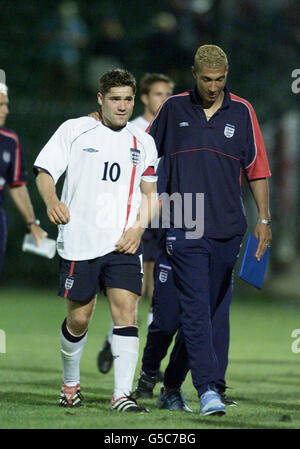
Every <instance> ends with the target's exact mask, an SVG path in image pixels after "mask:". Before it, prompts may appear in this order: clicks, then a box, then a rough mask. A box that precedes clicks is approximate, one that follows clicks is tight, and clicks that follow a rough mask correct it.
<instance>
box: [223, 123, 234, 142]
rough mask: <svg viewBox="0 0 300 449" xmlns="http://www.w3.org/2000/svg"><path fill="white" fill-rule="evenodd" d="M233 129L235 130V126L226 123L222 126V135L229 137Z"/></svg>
mask: <svg viewBox="0 0 300 449" xmlns="http://www.w3.org/2000/svg"><path fill="white" fill-rule="evenodd" d="M234 131H235V126H234V125H230V124H229V123H227V124H226V126H225V128H224V136H225V137H227V139H230V138H231V137H232V136H233V135H234Z"/></svg>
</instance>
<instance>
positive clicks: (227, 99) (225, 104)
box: [190, 86, 231, 109]
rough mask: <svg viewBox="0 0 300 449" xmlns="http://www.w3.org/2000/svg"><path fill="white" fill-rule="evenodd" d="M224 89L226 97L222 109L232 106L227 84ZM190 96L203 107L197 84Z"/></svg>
mask: <svg viewBox="0 0 300 449" xmlns="http://www.w3.org/2000/svg"><path fill="white" fill-rule="evenodd" d="M223 91H224V98H223V103H222V106H221V107H220V109H225V108H228V107H229V106H230V102H231V99H230V92H229V90H228V88H227V87H226V86H225V87H224V89H223ZM190 96H191V99H192V102H193V103H195V104H197V105H198V106H201V107H202V105H201V101H200V97H199V94H198V90H197V86H195V87H194V89H193V90H191V91H190Z"/></svg>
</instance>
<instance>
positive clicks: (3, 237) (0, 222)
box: [0, 207, 7, 270]
mask: <svg viewBox="0 0 300 449" xmlns="http://www.w3.org/2000/svg"><path fill="white" fill-rule="evenodd" d="M6 242H7V216H6V212H5V210H4V209H3V208H2V207H0V270H1V268H2V266H3V264H4V256H5V251H6Z"/></svg>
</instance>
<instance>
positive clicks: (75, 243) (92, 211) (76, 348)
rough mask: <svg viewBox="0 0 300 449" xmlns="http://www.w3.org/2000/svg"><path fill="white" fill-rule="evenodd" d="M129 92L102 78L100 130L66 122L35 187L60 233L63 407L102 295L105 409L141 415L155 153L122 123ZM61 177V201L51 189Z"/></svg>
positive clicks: (72, 399)
mask: <svg viewBox="0 0 300 449" xmlns="http://www.w3.org/2000/svg"><path fill="white" fill-rule="evenodd" d="M135 91H136V83H135V79H134V77H133V76H132V75H131V74H130V73H129V72H127V71H126V70H119V69H117V70H111V71H109V72H107V73H106V74H104V75H103V76H102V77H101V78H100V88H99V92H98V103H99V105H100V106H101V112H102V121H99V122H96V121H95V120H94V119H93V118H91V117H80V118H78V119H72V120H67V121H66V122H64V123H63V124H62V125H61V126H60V127H59V128H58V130H57V131H56V132H55V133H54V135H53V136H52V137H51V139H50V140H49V141H48V143H47V144H46V145H45V146H44V148H43V149H42V151H41V152H40V154H39V155H38V157H37V159H36V161H35V164H34V169H35V171H36V172H37V173H38V175H37V186H38V189H39V192H40V194H41V196H42V198H43V200H44V202H45V204H46V207H47V214H48V217H49V219H50V221H51V222H52V223H54V224H57V225H58V226H59V233H58V238H57V249H58V253H59V255H60V257H61V259H60V286H59V295H60V296H62V297H64V298H66V303H67V317H66V319H65V320H64V322H63V324H62V327H61V335H60V341H61V356H62V364H63V385H62V391H61V398H60V405H62V406H71V407H74V406H78V405H81V401H82V396H81V393H80V373H79V362H80V357H81V354H82V351H83V347H84V343H85V341H86V337H87V330H88V325H89V322H90V319H91V316H92V312H93V308H94V305H95V301H96V294H97V293H98V292H99V291H101V290H104V291H105V292H106V295H107V297H108V300H109V304H110V310H111V314H112V319H113V322H114V329H113V336H112V345H111V346H112V354H113V357H114V393H113V397H112V399H111V404H110V408H111V409H112V410H118V411H130V412H143V411H147V410H146V409H145V408H143V407H141V406H139V405H138V404H137V403H136V401H135V400H134V399H133V398H132V397H131V391H132V383H133V378H134V373H135V368H136V364H137V361H138V342H139V340H138V329H137V324H136V304H137V300H138V297H139V296H140V295H141V288H142V271H143V270H142V254H141V253H142V251H141V247H140V241H141V236H142V234H143V232H144V230H145V228H146V227H147V225H148V223H149V221H150V220H151V217H152V215H153V214H154V213H155V210H156V207H157V197H156V176H155V170H154V166H155V164H156V160H157V152H156V147H155V144H154V141H153V139H152V137H151V136H149V135H148V134H147V133H145V132H143V131H140V130H139V129H138V128H137V127H135V126H132V125H131V124H130V123H128V120H129V119H130V117H131V114H132V111H133V107H134V96H135ZM64 172H65V173H66V178H65V182H64V188H63V192H62V198H61V200H59V199H58V197H57V195H56V189H55V184H56V182H57V180H58V179H59V177H60V176H61V175H62V174H63V173H64Z"/></svg>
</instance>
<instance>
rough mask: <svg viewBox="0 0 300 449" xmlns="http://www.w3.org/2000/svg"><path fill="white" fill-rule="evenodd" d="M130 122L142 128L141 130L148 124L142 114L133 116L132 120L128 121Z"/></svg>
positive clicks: (144, 129)
mask: <svg viewBox="0 0 300 449" xmlns="http://www.w3.org/2000/svg"><path fill="white" fill-rule="evenodd" d="M130 123H132V124H133V125H135V126H137V127H138V128H140V129H142V130H143V131H146V129H147V128H148V126H149V125H150V123H149V122H148V120H146V119H145V118H144V117H143V116H142V115H139V116H138V117H137V118H134V119H133V120H131V121H130Z"/></svg>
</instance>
